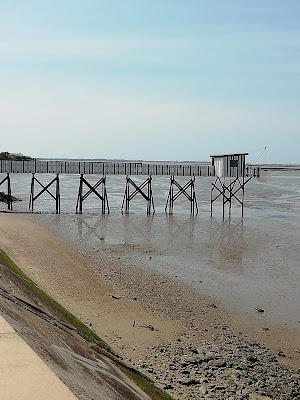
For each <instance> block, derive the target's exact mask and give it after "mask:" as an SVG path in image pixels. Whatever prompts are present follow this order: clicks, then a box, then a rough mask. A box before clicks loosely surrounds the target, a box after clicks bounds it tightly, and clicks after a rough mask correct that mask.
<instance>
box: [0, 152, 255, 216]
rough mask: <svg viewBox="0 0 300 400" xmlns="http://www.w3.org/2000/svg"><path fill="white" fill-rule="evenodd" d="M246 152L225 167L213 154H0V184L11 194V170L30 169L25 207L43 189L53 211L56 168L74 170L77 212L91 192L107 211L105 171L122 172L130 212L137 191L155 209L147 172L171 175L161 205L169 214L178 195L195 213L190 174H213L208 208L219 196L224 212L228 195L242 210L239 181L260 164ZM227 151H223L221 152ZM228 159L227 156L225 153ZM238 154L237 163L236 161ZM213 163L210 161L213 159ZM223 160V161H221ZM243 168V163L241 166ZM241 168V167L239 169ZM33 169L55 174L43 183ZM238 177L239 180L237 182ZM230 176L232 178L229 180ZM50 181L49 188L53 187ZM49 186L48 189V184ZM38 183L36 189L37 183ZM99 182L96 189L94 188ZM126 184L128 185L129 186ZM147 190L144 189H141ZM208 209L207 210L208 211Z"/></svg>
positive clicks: (252, 175)
mask: <svg viewBox="0 0 300 400" xmlns="http://www.w3.org/2000/svg"><path fill="white" fill-rule="evenodd" d="M245 155H246V153H244V154H242V158H241V156H239V157H236V155H231V159H230V161H229V164H226V165H227V166H228V165H230V167H228V171H227V170H226V171H225V170H223V169H222V174H221V173H220V168H221V167H222V168H223V163H224V162H225V161H224V160H225V159H223V160H221V159H220V158H217V157H216V156H214V157H213V163H212V164H211V165H209V164H203V163H202V164H200V163H167V162H161V163H159V162H155V163H154V162H153V163H148V162H138V161H134V162H129V161H126V162H125V161H124V162H113V161H107V162H106V161H105V162H104V161H87V160H38V159H37V160H30V161H27V160H26V161H6V160H0V174H5V177H4V178H3V179H2V180H1V178H0V186H1V185H3V186H5V184H6V186H7V195H6V198H8V199H10V198H12V194H11V179H10V175H11V174H32V180H31V191H30V201H29V209H30V210H31V211H32V212H33V211H34V202H35V201H36V200H38V198H39V197H40V196H41V195H42V194H43V193H48V194H49V195H50V196H51V197H52V198H53V200H54V201H55V211H56V213H57V214H59V213H60V179H59V176H60V174H74V175H79V177H80V178H79V191H78V198H77V205H76V212H77V213H82V211H83V201H84V200H85V199H86V198H87V197H88V196H89V195H90V194H95V195H96V196H97V197H98V199H99V200H100V205H101V212H102V214H105V213H109V204H108V195H107V192H106V177H107V176H109V175H124V176H126V185H125V194H124V199H123V204H122V212H125V213H129V206H130V201H131V200H132V199H133V198H134V197H135V196H136V195H141V196H142V197H143V198H144V199H145V200H146V202H147V206H146V210H147V214H151V213H154V212H155V208H154V200H153V198H154V196H153V191H152V177H153V176H170V189H169V195H168V198H167V202H166V207H165V211H166V213H169V214H172V213H173V208H174V202H175V200H177V199H178V198H179V197H180V196H185V198H186V199H187V200H188V201H189V203H190V210H191V214H195V213H198V205H197V200H196V193H195V179H196V177H212V178H216V180H215V181H214V182H213V183H212V185H213V186H212V200H211V209H212V205H213V203H214V202H215V201H216V200H217V199H218V198H219V197H222V199H223V216H224V207H225V204H226V203H227V202H228V203H229V206H230V210H231V206H232V200H234V199H235V200H237V201H238V202H239V203H240V204H241V206H242V210H243V202H244V200H243V199H244V186H245V184H246V183H247V182H248V181H249V180H250V179H251V178H256V177H259V175H260V169H259V167H257V166H246V164H245ZM226 157H227V156H226ZM226 160H227V158H226ZM240 160H242V166H241V164H239V162H240ZM214 163H215V164H214ZM224 165H225V164H224ZM241 168H242V169H241ZM241 171H242V173H241ZM37 174H51V175H53V174H54V178H53V177H52V178H51V179H50V181H49V183H48V184H45V185H44V184H42V183H41V181H40V180H39V179H38V177H37ZM88 175H98V176H101V178H99V180H98V181H97V183H96V184H91V183H90V182H89V181H88V178H87V176H88ZM134 176H145V177H146V179H145V181H144V182H143V183H142V184H138V183H136V182H134V180H133V178H132V177H134ZM221 176H222V177H227V178H229V179H230V182H229V183H228V184H225V181H224V180H223V181H221V183H222V185H221V187H220V188H219V187H218V186H217V183H218V182H219V181H220V177H221ZM177 177H188V178H189V180H187V182H186V183H185V184H183V185H182V184H180V183H179V182H178V180H177V179H176V178H177ZM240 179H242V183H240V182H241V181H240ZM232 182H233V183H232ZM237 182H238V184H239V188H240V189H242V192H243V197H242V200H240V199H239V198H238V197H237V195H236V194H237V190H236V184H237ZM53 186H54V193H53ZM51 187H52V190H51ZM84 187H86V189H87V191H86V192H85V193H84V191H83V188H84ZM37 188H38V189H39V190H38V191H37V190H36V189H37ZM98 188H100V192H99V189H98ZM130 188H132V191H131V192H130ZM0 189H1V187H0ZM144 189H145V190H146V192H145V191H144ZM214 190H217V191H218V195H217V196H216V197H215V196H214ZM8 209H9V210H12V201H8ZM211 212H212V211H211Z"/></svg>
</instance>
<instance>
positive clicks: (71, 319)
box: [0, 249, 173, 400]
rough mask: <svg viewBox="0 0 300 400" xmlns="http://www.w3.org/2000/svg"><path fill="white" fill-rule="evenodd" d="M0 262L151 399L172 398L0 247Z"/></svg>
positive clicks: (167, 399) (166, 399) (171, 399)
mask: <svg viewBox="0 0 300 400" xmlns="http://www.w3.org/2000/svg"><path fill="white" fill-rule="evenodd" d="M0 263H1V264H2V265H4V266H5V267H6V268H8V269H10V270H11V271H12V272H14V273H15V274H16V275H18V276H19V277H20V278H21V279H22V280H23V281H24V282H25V284H26V285H27V287H28V288H29V289H30V290H31V291H32V292H33V293H34V294H35V295H36V296H37V297H38V298H39V299H41V300H42V301H43V302H45V303H46V304H47V305H48V306H50V308H51V309H52V310H53V311H55V312H57V313H58V314H60V315H62V316H63V317H64V318H65V320H66V321H68V323H69V324H70V325H72V326H73V327H74V328H76V329H77V331H78V333H79V334H80V335H81V336H82V337H83V338H84V339H86V340H87V341H89V342H91V343H93V344H94V345H96V346H97V348H100V349H103V350H105V353H106V354H107V356H108V357H110V358H111V360H112V361H114V362H115V364H117V366H118V367H119V369H120V370H121V371H122V372H124V373H125V375H127V376H128V378H130V379H131V380H132V381H133V382H134V383H135V384H136V385H138V386H139V387H140V388H141V389H142V390H143V391H144V392H145V393H146V394H148V395H149V396H150V397H151V399H153V400H173V398H172V397H171V396H170V395H168V394H167V393H165V392H164V391H163V390H161V389H159V388H157V387H156V386H155V385H154V384H153V382H152V381H151V380H150V379H149V378H148V377H147V376H145V375H143V374H142V373H140V372H138V371H136V370H135V369H134V368H130V367H128V366H127V365H125V364H124V363H122V362H121V361H120V360H119V359H118V355H117V354H116V353H115V352H114V351H113V350H112V349H111V347H110V346H109V345H108V344H107V343H106V342H105V341H104V340H102V339H101V338H100V337H99V336H98V335H97V334H96V333H95V332H94V331H92V330H91V329H90V328H89V327H87V326H86V325H85V324H84V323H83V322H81V321H80V320H79V319H78V318H76V317H75V316H74V315H73V314H72V313H70V312H69V311H68V310H66V309H65V308H64V307H63V306H62V305H60V304H59V303H58V302H57V301H56V300H54V299H53V298H52V297H51V296H49V295H48V294H47V293H46V292H44V291H43V290H42V289H40V288H39V287H38V286H37V284H36V283H35V282H34V281H33V280H32V279H30V278H29V277H28V276H27V275H26V274H25V273H24V272H23V271H22V270H21V269H20V268H19V267H18V266H17V265H16V263H15V262H14V261H13V260H12V259H11V258H10V257H9V256H8V255H7V254H6V253H5V252H4V251H3V250H1V249H0Z"/></svg>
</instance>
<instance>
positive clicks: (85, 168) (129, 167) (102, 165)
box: [0, 160, 259, 177]
mask: <svg viewBox="0 0 300 400" xmlns="http://www.w3.org/2000/svg"><path fill="white" fill-rule="evenodd" d="M0 173H19V174H26V173H39V174H47V173H49V174H51V173H53V174H91V175H166V176H212V177H213V176H215V167H213V166H211V165H203V164H196V163H191V164H187V163H174V164H171V163H170V164H169V163H145V162H101V161H73V160H72V161H68V160H63V161H58V160H50V161H45V160H32V161H4V160H0ZM246 175H247V176H253V177H256V176H258V175H259V167H253V166H249V167H247V168H246Z"/></svg>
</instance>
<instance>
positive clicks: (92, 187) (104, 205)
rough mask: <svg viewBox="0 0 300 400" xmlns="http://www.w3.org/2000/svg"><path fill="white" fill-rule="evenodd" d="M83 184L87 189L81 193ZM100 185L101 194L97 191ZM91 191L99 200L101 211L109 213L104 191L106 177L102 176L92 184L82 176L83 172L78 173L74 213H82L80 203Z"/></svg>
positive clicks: (81, 203)
mask: <svg viewBox="0 0 300 400" xmlns="http://www.w3.org/2000/svg"><path fill="white" fill-rule="evenodd" d="M83 185H85V186H87V187H88V189H89V190H88V191H87V192H86V193H85V194H83ZM99 186H100V187H101V189H102V192H101V194H100V193H99V192H98V190H97V189H98V187H99ZM92 193H94V194H95V195H96V196H97V197H98V198H99V199H100V200H101V212H102V214H105V213H106V212H107V213H108V214H109V205H108V197H107V191H106V177H105V176H103V177H102V178H101V179H99V180H98V181H97V182H96V183H95V184H94V185H91V184H90V183H89V182H88V181H87V180H86V179H85V177H84V174H80V182H79V190H78V197H77V204H76V213H77V214H78V213H79V214H82V205H83V202H84V200H85V199H87V198H88V197H89V196H90V195H91V194H92Z"/></svg>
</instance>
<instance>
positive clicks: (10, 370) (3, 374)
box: [0, 315, 77, 400]
mask: <svg viewBox="0 0 300 400" xmlns="http://www.w3.org/2000/svg"><path fill="white" fill-rule="evenodd" d="M0 399H1V400H41V399H43V400H76V399H77V398H76V397H75V396H74V395H73V394H72V393H71V392H70V390H69V389H68V388H67V387H66V386H65V385H64V384H63V383H62V382H61V381H60V380H59V379H58V378H57V376H56V375H55V374H54V373H53V372H52V371H51V370H50V369H49V368H48V366H47V365H46V364H45V363H44V362H43V361H42V360H41V359H40V358H39V357H38V356H37V355H36V354H35V352H34V351H33V350H32V349H31V348H30V347H29V346H28V345H27V344H26V343H25V342H24V340H23V339H21V337H20V336H18V334H17V333H16V332H15V330H14V329H13V328H12V327H11V326H10V325H9V324H8V322H7V321H6V320H5V319H4V318H3V317H1V315H0Z"/></svg>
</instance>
